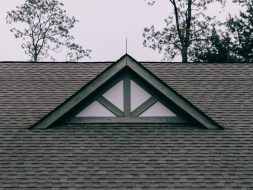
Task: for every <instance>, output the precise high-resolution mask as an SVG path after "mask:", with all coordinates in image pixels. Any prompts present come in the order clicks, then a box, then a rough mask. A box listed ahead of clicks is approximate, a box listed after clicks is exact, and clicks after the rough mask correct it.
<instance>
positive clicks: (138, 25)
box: [0, 0, 239, 61]
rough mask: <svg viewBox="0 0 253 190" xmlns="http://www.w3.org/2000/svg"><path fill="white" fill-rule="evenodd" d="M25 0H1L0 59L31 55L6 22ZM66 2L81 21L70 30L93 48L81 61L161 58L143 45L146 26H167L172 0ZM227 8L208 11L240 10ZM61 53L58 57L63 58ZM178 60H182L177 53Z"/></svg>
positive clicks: (222, 16)
mask: <svg viewBox="0 0 253 190" xmlns="http://www.w3.org/2000/svg"><path fill="white" fill-rule="evenodd" d="M24 1H25V0H0V3H1V6H0V43H1V45H0V61H27V60H28V59H29V58H28V57H27V55H26V54H25V53H24V51H23V50H22V48H21V43H22V41H21V40H20V39H16V38H15V37H14V35H13V33H11V32H10V28H11V27H12V26H11V25H7V24H6V22H5V18H6V13H7V11H10V10H12V9H14V8H15V7H16V6H18V5H21V4H22V3H23V2H24ZM60 1H61V2H63V3H64V4H65V6H64V8H65V9H66V10H67V14H68V15H69V16H75V17H76V18H77V19H78V20H79V22H78V23H77V24H76V25H75V28H73V29H72V30H71V33H72V34H73V35H74V37H75V38H76V40H75V42H76V43H78V44H80V45H82V46H83V48H84V49H86V48H87V49H91V50H92V53H91V58H90V59H89V58H85V59H82V61H115V60H117V59H119V58H120V57H121V56H122V55H124V54H125V53H126V38H127V41H128V43H127V44H128V48H127V52H128V54H130V55H131V56H132V57H134V58H135V59H136V60H138V61H161V59H162V54H159V53H158V52H157V51H153V50H151V49H149V48H146V47H143V45H142V43H143V37H142V33H143V29H144V28H145V27H150V26H151V25H154V26H155V28H156V29H162V28H163V27H164V26H165V22H164V19H165V18H167V17H168V16H169V15H170V14H172V10H171V7H170V4H169V0H156V3H155V4H154V5H153V6H150V5H148V4H147V1H148V0H60ZM227 1H228V2H227V5H226V7H225V8H223V9H222V8H221V6H220V4H213V5H212V6H211V7H210V8H209V9H208V14H209V15H216V16H217V18H218V19H219V20H222V21H224V20H225V19H226V17H228V14H229V13H230V14H232V15H234V14H237V13H238V10H239V6H238V5H236V4H233V3H231V1H232V0H227ZM62 54H63V53H61V52H60V53H59V54H58V55H57V57H56V59H57V61H63V60H64V59H62V57H64V58H65V56H63V55H62ZM175 61H180V58H179V57H177V58H176V59H175Z"/></svg>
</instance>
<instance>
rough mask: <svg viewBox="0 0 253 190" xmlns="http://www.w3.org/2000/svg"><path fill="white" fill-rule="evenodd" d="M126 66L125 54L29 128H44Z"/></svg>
mask: <svg viewBox="0 0 253 190" xmlns="http://www.w3.org/2000/svg"><path fill="white" fill-rule="evenodd" d="M125 66H126V61H125V56H122V57H121V58H120V59H119V60H118V61H116V62H115V63H113V64H112V65H111V66H109V67H108V68H107V69H105V70H104V71H103V72H102V73H100V74H99V75H98V76H97V77H96V78H94V79H93V80H92V81H90V82H89V83H88V84H86V85H85V86H83V87H82V88H81V89H80V90H78V91H77V92H76V93H75V94H73V95H72V96H70V97H69V98H68V99H67V100H66V101H64V102H63V103H62V104H60V105H59V106H57V107H56V108H55V109H54V110H53V111H51V112H49V113H48V114H47V115H46V116H45V117H43V118H42V119H41V120H39V121H38V122H37V123H35V124H34V125H33V126H31V128H36V129H46V128H48V127H50V126H51V125H52V124H53V123H55V122H56V121H57V120H58V119H60V118H61V117H62V116H63V115H64V114H66V113H67V112H68V111H69V110H71V109H72V108H74V107H75V106H76V105H78V104H79V103H80V102H81V101H82V100H83V99H84V98H86V97H87V96H89V95H90V94H91V93H93V92H94V91H95V90H96V89H97V88H98V87H100V86H101V85H103V84H104V83H106V82H107V81H108V80H109V79H111V78H112V77H113V76H114V75H115V74H117V73H118V72H119V71H121V70H122V69H123V68H124V67H125Z"/></svg>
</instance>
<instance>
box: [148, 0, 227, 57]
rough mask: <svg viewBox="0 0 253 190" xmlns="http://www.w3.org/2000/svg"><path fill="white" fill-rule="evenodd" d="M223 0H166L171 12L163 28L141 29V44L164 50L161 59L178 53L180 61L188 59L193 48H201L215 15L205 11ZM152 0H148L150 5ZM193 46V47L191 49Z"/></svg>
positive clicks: (152, 2)
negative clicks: (212, 4)
mask: <svg viewBox="0 0 253 190" xmlns="http://www.w3.org/2000/svg"><path fill="white" fill-rule="evenodd" d="M225 1H226V0H168V3H169V4H170V5H171V6H172V8H173V14H172V15H171V16H169V17H168V18H167V19H165V22H166V27H165V28H164V29H163V30H162V31H156V30H155V27H154V26H151V27H150V28H145V29H144V33H143V36H144V42H143V44H144V46H145V47H149V48H152V49H154V50H158V51H159V52H161V51H164V52H165V54H164V59H166V60H170V59H173V58H174V57H175V56H176V55H178V54H181V57H182V62H188V61H189V57H191V56H192V55H194V52H193V51H194V49H195V48H196V47H201V46H202V45H203V43H204V41H205V40H206V39H207V36H208V35H209V34H210V31H211V29H212V21H214V17H210V16H207V15H205V14H204V12H205V10H206V9H207V7H208V5H209V4H211V3H214V2H220V3H222V4H223V5H224V4H225ZM154 3H155V1H149V4H151V5H153V4H154ZM193 47H194V48H193Z"/></svg>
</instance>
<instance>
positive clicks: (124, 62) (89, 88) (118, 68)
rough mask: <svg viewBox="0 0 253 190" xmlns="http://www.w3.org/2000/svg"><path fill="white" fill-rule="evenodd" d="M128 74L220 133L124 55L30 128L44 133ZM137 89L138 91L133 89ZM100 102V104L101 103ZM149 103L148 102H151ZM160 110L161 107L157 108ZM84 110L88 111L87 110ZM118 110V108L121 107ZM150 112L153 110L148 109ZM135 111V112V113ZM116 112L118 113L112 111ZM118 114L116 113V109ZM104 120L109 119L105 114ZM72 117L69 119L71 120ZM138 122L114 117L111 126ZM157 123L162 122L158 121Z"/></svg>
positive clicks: (96, 104)
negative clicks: (111, 82)
mask: <svg viewBox="0 0 253 190" xmlns="http://www.w3.org/2000/svg"><path fill="white" fill-rule="evenodd" d="M125 70H129V71H131V72H132V73H134V74H135V75H136V76H138V77H140V78H141V79H142V80H143V81H145V83H147V84H148V85H150V87H152V88H154V89H155V90H156V91H158V92H159V93H160V94H161V95H162V96H164V97H165V98H166V99H167V100H168V101H170V102H172V103H173V104H174V105H176V106H177V108H178V109H180V110H181V111H182V112H184V113H185V114H186V115H187V117H188V118H190V120H192V121H194V122H196V123H198V124H200V125H202V126H204V127H206V128H208V129H222V127H221V126H219V125H218V124H217V123H216V122H214V121H213V120H212V119H211V118H209V117H208V116H207V115H205V114H204V113H203V112H201V111H200V110H199V109H198V108H196V107H195V106H194V105H192V104H191V103H190V102H189V101H187V100H186V99H185V98H183V97H182V96H181V95H179V94H178V93H177V92H176V91H175V90H173V89H172V88H171V87H169V86H168V85H167V84H165V83H164V82H163V81H161V80H160V79H159V78H157V77H156V76H155V75H154V74H153V73H151V72H150V71H148V70H147V69H146V68H145V67H143V66H142V65H141V64H139V63H138V62H137V61H135V60H134V59H133V58H132V57H130V56H129V55H125V56H123V57H122V58H120V59H119V60H118V61H117V62H116V63H114V64H112V65H111V66H110V67H108V68H107V69H106V70H105V71H103V72H102V73H101V74H99V75H98V76H97V77H96V78H95V79H94V80H92V81H90V82H89V83H88V84H87V85H85V86H84V87H82V88H81V89H80V90H79V91H77V92H76V93H75V94H74V95H72V96H71V97H70V98H69V99H67V100H66V101H65V102H63V103H62V104H61V105H59V106H58V107H56V108H55V109H54V110H53V111H52V112H50V113H49V114H48V115H46V116H45V117H44V118H42V119H41V120H40V121H38V122H37V123H36V124H35V125H33V126H32V128H36V129H46V128H48V127H50V126H52V125H53V124H55V123H56V122H57V121H60V120H62V119H63V118H64V117H66V115H69V113H70V112H71V111H73V110H74V109H75V108H76V107H78V106H79V105H80V104H81V103H82V102H83V101H84V100H85V99H87V98H88V97H90V96H91V95H92V94H94V93H95V92H96V91H97V90H98V89H99V88H101V87H103V86H105V85H106V84H107V83H108V82H110V81H112V80H113V78H115V77H116V76H118V75H120V73H121V72H123V71H125ZM115 88H121V86H120V85H119V86H116V87H115ZM136 88H138V87H136ZM110 96H111V95H110V92H109V91H108V93H107V94H106V95H105V97H106V98H107V99H110ZM101 101H103V100H101ZM151 101H152V99H151ZM93 103H94V104H93V105H91V106H97V107H100V109H101V110H103V109H104V108H102V107H103V105H102V107H101V105H100V103H101V102H94V101H93ZM114 104H119V105H118V107H120V106H122V105H120V104H121V103H120V101H119V102H118V103H117V102H115V103H114ZM159 106H160V107H161V105H159ZM87 109H88V108H87ZM87 109H86V111H85V109H84V110H83V112H86V113H79V114H86V115H87ZM121 109H122V107H121ZM152 109H154V108H152ZM137 110H138V109H137ZM116 111H118V110H116ZM130 111H131V110H129V112H130ZM119 112H120V109H119ZM148 112H150V110H149V111H147V113H142V114H143V115H144V116H145V114H146V115H150V113H148ZM107 114H108V116H112V115H110V114H109V112H108V113H107ZM72 117H73V116H72ZM174 119H175V121H178V120H177V118H174ZM180 119H181V120H180V121H184V119H185V121H187V119H186V118H180ZM92 121H97V120H96V118H94V119H93V120H92V119H91V120H90V122H92ZM139 121H141V119H139V118H133V119H132V120H129V118H117V117H115V119H114V123H117V122H118V123H122V122H123V123H124V122H125V123H135V122H137V123H138V122H139ZM160 121H162V120H161V119H160Z"/></svg>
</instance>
